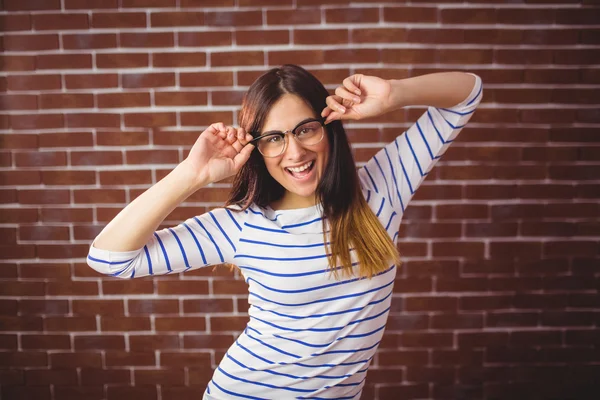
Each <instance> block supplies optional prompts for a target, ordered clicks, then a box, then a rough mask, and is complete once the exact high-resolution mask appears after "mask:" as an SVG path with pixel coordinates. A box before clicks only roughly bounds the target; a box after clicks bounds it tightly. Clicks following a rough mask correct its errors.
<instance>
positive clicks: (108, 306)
mask: <svg viewBox="0 0 600 400" xmlns="http://www.w3.org/2000/svg"><path fill="white" fill-rule="evenodd" d="M72 307H73V309H72V312H73V314H80V315H111V316H114V315H123V313H124V312H125V311H124V304H123V301H122V300H73V303H72Z"/></svg>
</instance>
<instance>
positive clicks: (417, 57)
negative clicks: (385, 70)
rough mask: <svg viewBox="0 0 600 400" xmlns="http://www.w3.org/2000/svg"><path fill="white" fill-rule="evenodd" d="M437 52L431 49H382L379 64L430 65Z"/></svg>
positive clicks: (433, 61) (435, 58) (434, 60)
mask: <svg viewBox="0 0 600 400" xmlns="http://www.w3.org/2000/svg"><path fill="white" fill-rule="evenodd" d="M436 60H437V52H436V51H434V50H432V49H417V48H410V49H382V50H381V62H384V63H392V64H430V63H431V64H432V63H435V62H436Z"/></svg>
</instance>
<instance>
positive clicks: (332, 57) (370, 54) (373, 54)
mask: <svg viewBox="0 0 600 400" xmlns="http://www.w3.org/2000/svg"><path fill="white" fill-rule="evenodd" d="M353 57H355V58H354V59H356V57H358V58H359V59H360V60H361V62H363V63H378V62H379V60H380V57H381V53H380V51H379V49H356V50H346V49H343V50H326V51H325V52H324V58H325V63H327V64H336V63H341V64H345V63H352V62H353V61H352V60H353Z"/></svg>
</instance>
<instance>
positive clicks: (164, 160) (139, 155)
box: [125, 150, 179, 164]
mask: <svg viewBox="0 0 600 400" xmlns="http://www.w3.org/2000/svg"><path fill="white" fill-rule="evenodd" d="M125 158H126V160H127V164H177V163H178V162H179V151H177V150H127V151H126V152H125Z"/></svg>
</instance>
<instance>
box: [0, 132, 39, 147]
mask: <svg viewBox="0 0 600 400" xmlns="http://www.w3.org/2000/svg"><path fill="white" fill-rule="evenodd" d="M37 139H38V136H37V135H30V134H18V133H11V134H3V135H0V147H2V148H3V149H35V148H37V147H38V140H37Z"/></svg>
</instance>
